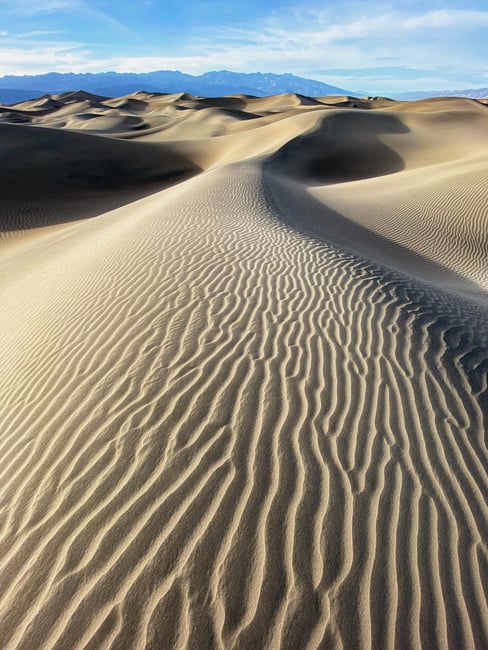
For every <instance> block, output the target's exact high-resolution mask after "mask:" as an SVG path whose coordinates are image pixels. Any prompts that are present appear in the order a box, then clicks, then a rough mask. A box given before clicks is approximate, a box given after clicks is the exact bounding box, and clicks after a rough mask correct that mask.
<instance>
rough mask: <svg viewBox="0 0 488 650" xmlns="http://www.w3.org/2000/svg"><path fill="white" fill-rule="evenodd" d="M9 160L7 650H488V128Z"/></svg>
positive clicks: (3, 546) (365, 120) (205, 112)
mask: <svg viewBox="0 0 488 650" xmlns="http://www.w3.org/2000/svg"><path fill="white" fill-rule="evenodd" d="M0 138H1V148H0V197H1V202H0V223H1V226H2V228H1V233H0V305H1V310H0V346H1V353H0V450H1V461H2V462H1V463H0V648H2V650H13V649H14V648H15V649H22V650H24V649H32V650H39V649H51V648H56V649H57V650H66V649H74V648H76V649H78V648H84V649H89V648H91V649H93V650H96V649H100V648H104V649H105V648H113V649H114V650H115V649H117V650H125V649H132V648H137V649H142V648H151V649H167V648H168V649H171V648H192V649H195V650H200V649H205V648H218V649H221V650H228V649H232V648H245V649H251V650H253V649H261V648H263V649H264V648H271V649H274V648H285V649H290V650H295V649H301V648H326V649H329V648H331V649H335V648H337V649H343V650H349V649H356V648H359V649H363V648H364V649H369V648H371V649H378V648H405V649H416V648H425V649H428V650H431V649H436V648H438V649H439V650H443V649H446V648H452V649H453V650H460V649H465V648H466V649H477V648H479V649H483V648H486V647H488V503H487V495H488V448H487V440H488V436H487V432H488V386H487V374H488V105H487V104H486V103H484V102H482V101H475V100H469V99H457V98H443V99H435V100H422V101H419V102H412V103H407V102H393V101H391V100H388V99H384V98H363V99H356V98H353V97H323V98H314V99H311V98H307V97H302V96H298V95H282V96H279V97H268V98H264V99H263V98H252V97H249V96H246V95H236V96H232V97H224V98H217V99H203V98H196V97H193V96H191V95H187V94H179V95H156V94H154V95H149V94H146V93H135V94H133V95H130V96H127V97H122V98H118V99H107V98H104V97H97V96H93V95H90V94H88V93H84V92H77V93H67V94H64V95H59V96H45V97H42V98H40V99H37V100H32V101H29V102H23V103H21V104H17V105H15V106H0Z"/></svg>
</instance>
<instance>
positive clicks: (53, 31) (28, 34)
mask: <svg viewBox="0 0 488 650" xmlns="http://www.w3.org/2000/svg"><path fill="white" fill-rule="evenodd" d="M57 34H60V31H59V30H56V29H35V30H33V31H31V32H23V33H22V34H16V35H15V36H16V38H38V37H39V36H55V35H57Z"/></svg>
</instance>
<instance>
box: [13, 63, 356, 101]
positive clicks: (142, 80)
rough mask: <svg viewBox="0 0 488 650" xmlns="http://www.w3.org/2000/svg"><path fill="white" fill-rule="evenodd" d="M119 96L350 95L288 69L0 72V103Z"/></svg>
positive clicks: (351, 92)
mask: <svg viewBox="0 0 488 650" xmlns="http://www.w3.org/2000/svg"><path fill="white" fill-rule="evenodd" d="M79 88H83V90H84V91H85V92H88V93H93V94H96V95H105V96H111V97H119V96H121V95H127V94H129V93H133V92H136V91H138V90H143V91H146V92H163V93H178V92H188V93H191V94H192V95H197V96H198V95H199V96H204V97H217V96H219V95H235V94H239V93H244V94H248V95H255V96H261V97H262V96H265V95H279V94H284V93H295V94H300V95H306V96H325V95H354V94H356V93H354V92H353V91H351V90H346V89H344V88H339V87H337V86H331V85H330V84H326V83H323V82H321V81H316V80H314V79H305V78H303V77H297V76H296V75H293V74H291V73H282V74H274V73H271V72H232V71H230V70H211V71H209V72H205V73H204V74H201V75H189V74H185V73H183V72H179V71H178V70H154V71H152V72H145V73H135V72H98V73H90V72H87V73H72V72H66V73H60V72H49V73H47V74H41V75H23V76H13V75H8V76H4V77H0V102H3V103H14V102H16V101H24V100H26V99H31V98H32V97H34V96H38V95H40V94H46V93H50V94H62V93H66V92H73V91H78V89H79Z"/></svg>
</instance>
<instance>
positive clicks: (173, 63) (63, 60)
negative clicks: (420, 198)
mask: <svg viewBox="0 0 488 650" xmlns="http://www.w3.org/2000/svg"><path fill="white" fill-rule="evenodd" d="M2 2H3V0H0V4H1V3H2ZM56 2H57V3H58V4H59V3H65V0H50V2H47V3H46V2H45V3H43V4H44V5H51V4H52V3H56ZM66 2H67V3H68V4H70V6H75V5H76V6H77V7H78V8H79V7H80V6H81V5H80V3H79V2H77V3H74V2H68V0H66ZM83 11H84V10H83ZM87 11H90V12H93V11H94V13H92V14H91V15H92V16H93V18H96V17H97V14H98V10H92V9H91V8H90V9H88V10H87ZM101 17H102V18H104V19H106V24H107V26H110V27H112V28H115V29H117V28H120V30H122V31H123V30H125V29H126V28H125V26H123V25H120V23H118V22H117V21H115V22H113V23H112V21H114V19H112V18H111V17H110V16H106V15H105V14H101ZM98 18H100V15H98ZM486 26H488V11H486V12H485V11H469V10H438V11H428V12H424V13H418V14H416V15H407V14H405V13H400V12H393V11H389V12H385V13H381V14H378V15H371V14H368V15H366V14H364V15H360V16H356V17H354V18H352V19H349V20H347V19H345V18H337V16H336V17H334V16H333V15H331V14H330V12H326V11H319V12H300V11H297V10H295V11H294V12H292V14H289V15H288V16H285V15H281V16H273V17H270V18H269V19H268V20H266V21H264V23H262V24H261V26H260V28H259V29H254V30H252V29H229V28H226V29H225V30H224V29H221V30H214V32H213V33H211V34H207V35H206V36H205V37H201V38H200V39H198V40H195V39H193V40H192V41H190V42H188V43H186V44H185V43H184V40H183V39H182V44H181V48H180V50H179V51H175V50H174V49H173V50H172V51H165V49H164V43H163V44H159V45H157V46H154V52H155V53H154V54H153V55H138V54H137V52H134V53H132V52H131V54H130V55H129V54H128V53H127V50H125V51H120V52H118V53H115V52H113V51H112V52H109V54H108V56H102V55H101V54H100V53H95V52H94V50H93V49H92V48H91V47H90V46H88V45H85V44H82V43H68V44H63V43H51V44H46V45H45V46H42V47H41V46H40V44H39V43H37V44H36V47H35V48H31V49H30V50H29V51H26V50H25V49H21V48H18V47H17V48H16V47H15V43H11V42H9V44H10V45H11V46H12V47H1V48H0V60H1V63H2V65H1V69H2V72H3V73H4V74H5V73H10V74H29V73H35V72H47V71H52V70H57V71H60V72H64V71H74V72H98V71H105V70H115V71H118V72H146V71H148V70H157V69H173V70H174V69H177V70H181V71H183V72H188V73H190V74H199V73H201V72H206V71H208V70H213V69H222V68H227V69H231V70H236V71H243V72H257V71H261V72H293V73H295V74H301V75H304V76H308V77H312V78H320V77H321V75H320V74H319V73H317V74H314V72H313V71H314V70H320V69H322V68H324V67H326V68H327V69H328V70H333V69H334V68H337V69H341V71H342V72H341V74H340V75H338V76H336V77H335V78H334V79H333V81H334V83H335V84H336V85H340V86H343V87H346V88H347V87H349V88H352V89H355V88H363V89H364V90H367V91H370V92H374V93H376V92H384V91H387V90H388V89H389V88H391V89H392V90H391V92H392V91H393V90H396V89H401V87H405V83H406V82H405V81H401V80H398V82H395V80H388V79H375V78H372V77H371V76H370V75H368V74H367V73H365V74H364V75H361V74H360V69H361V68H373V67H375V66H376V67H378V66H382V65H385V61H388V65H389V66H393V65H396V66H400V67H401V66H403V67H408V68H410V69H414V68H415V69H417V70H419V71H420V72H421V71H422V70H425V71H426V72H425V74H424V75H423V76H424V80H423V81H424V82H425V85H429V84H430V87H433V86H432V84H435V86H436V89H442V88H443V87H446V85H445V84H444V83H443V78H442V70H443V69H444V70H449V71H450V73H451V74H450V77H449V78H450V81H449V82H447V75H446V81H445V83H446V84H447V83H448V84H449V87H451V88H452V87H453V85H452V84H453V81H452V80H453V79H455V78H456V75H459V83H460V84H461V86H462V85H463V83H462V79H463V70H464V71H465V72H466V71H469V72H470V74H471V77H472V76H473V75H477V74H478V75H479V77H480V78H485V61H484V60H480V58H479V57H477V55H476V53H473V51H472V50H470V47H469V36H470V34H471V33H474V32H472V31H471V30H480V29H483V28H484V27H486ZM33 34H34V33H32V32H31V35H33ZM39 35H40V34H39ZM466 37H468V44H467V45H466V46H464V45H463V41H462V39H465V38H466ZM478 38H480V36H479V35H478ZM173 47H174V46H173ZM100 51H101V50H97V52H100ZM146 51H147V49H146ZM347 69H351V70H354V72H353V73H352V74H351V75H349V74H347ZM432 70H438V74H436V76H433V75H432V72H429V71H432ZM453 75H454V76H453ZM421 76H422V75H419V77H421ZM323 80H324V81H327V80H330V76H329V77H325V78H323ZM385 83H388V87H387V88H385V85H384V84H385ZM419 87H420V86H419ZM424 87H425V86H424Z"/></svg>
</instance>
